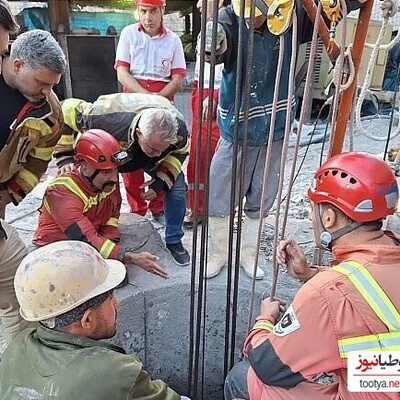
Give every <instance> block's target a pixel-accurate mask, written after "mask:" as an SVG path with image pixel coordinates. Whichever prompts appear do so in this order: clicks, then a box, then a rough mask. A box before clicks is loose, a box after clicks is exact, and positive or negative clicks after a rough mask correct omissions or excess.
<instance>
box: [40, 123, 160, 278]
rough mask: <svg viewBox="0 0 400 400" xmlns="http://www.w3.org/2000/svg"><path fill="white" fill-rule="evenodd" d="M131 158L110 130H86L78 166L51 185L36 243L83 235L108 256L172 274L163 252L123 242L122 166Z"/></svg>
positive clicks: (75, 237) (157, 271)
mask: <svg viewBox="0 0 400 400" xmlns="http://www.w3.org/2000/svg"><path fill="white" fill-rule="evenodd" d="M126 161H128V154H127V153H126V152H125V151H121V146H120V145H119V144H118V142H117V140H116V139H115V138H113V137H112V136H111V135H110V134H109V133H107V132H105V131H103V130H101V129H89V130H88V131H86V132H85V133H83V134H82V136H81V137H80V138H79V140H78V142H77V144H76V154H75V165H74V167H73V168H72V171H71V172H70V173H68V174H65V175H59V176H58V177H56V178H55V179H54V180H53V181H52V182H51V183H50V184H49V186H48V187H47V189H46V192H45V194H44V198H43V203H42V205H41V207H40V209H39V221H38V227H37V229H36V231H35V234H34V238H33V243H34V244H35V245H36V246H39V247H40V246H44V245H46V244H48V243H52V242H56V241H59V240H68V239H71V240H83V241H85V242H87V243H89V244H91V245H92V246H93V247H94V248H96V249H97V250H98V251H99V252H100V254H101V255H102V256H103V257H104V258H112V259H117V260H119V261H122V262H123V263H124V264H135V265H137V266H139V267H141V268H143V269H144V270H146V271H149V272H151V273H154V274H157V275H160V276H162V277H164V278H166V277H167V272H166V271H165V270H164V269H163V268H162V267H160V266H159V265H158V264H157V262H156V261H157V260H158V257H157V256H155V255H152V254H150V253H147V252H140V253H134V252H132V251H129V250H128V249H124V248H123V247H121V246H120V245H119V244H118V242H119V240H120V233H119V229H118V222H119V214H120V209H121V203H122V198H121V193H120V191H119V184H118V166H120V165H123V163H124V162H126ZM125 283H128V282H127V280H126V282H125Z"/></svg>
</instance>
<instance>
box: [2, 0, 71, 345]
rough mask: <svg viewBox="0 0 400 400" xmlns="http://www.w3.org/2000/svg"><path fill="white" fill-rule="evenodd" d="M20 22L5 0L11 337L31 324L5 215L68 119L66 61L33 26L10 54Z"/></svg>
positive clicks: (35, 178)
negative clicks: (61, 96)
mask: <svg viewBox="0 0 400 400" xmlns="http://www.w3.org/2000/svg"><path fill="white" fill-rule="evenodd" d="M17 28H18V25H17V24H16V22H15V19H14V17H13V15H12V14H11V11H10V8H9V6H8V3H7V2H6V1H4V0H0V55H1V58H0V64H1V73H2V75H0V110H1V118H0V316H1V319H2V324H3V326H4V328H5V333H6V339H7V341H10V340H11V339H12V338H13V337H14V336H15V335H16V334H17V333H18V332H20V331H22V330H23V329H25V328H26V325H27V324H26V321H24V320H23V319H22V318H21V316H20V314H19V312H18V309H19V305H18V301H17V298H16V296H15V290H14V285H13V282H14V275H15V271H16V269H17V267H18V265H19V263H20V262H21V260H22V259H23V257H24V256H25V255H26V253H27V250H26V247H25V245H24V243H23V242H22V240H21V239H20V238H19V236H18V233H17V231H16V230H15V229H14V228H13V227H12V226H10V225H8V224H7V223H6V222H5V221H4V220H3V219H2V218H4V213H5V206H6V205H7V204H8V203H10V202H13V203H14V204H15V205H18V203H19V202H20V201H22V199H23V198H24V197H25V196H26V194H27V193H29V192H30V191H31V190H32V189H33V188H34V187H35V186H36V185H37V184H38V182H39V179H40V177H41V175H42V174H43V173H44V172H45V171H46V169H47V164H48V163H49V161H50V159H51V154H52V152H53V149H54V146H55V144H56V143H57V142H58V140H59V139H60V136H61V127H62V124H63V119H62V113H61V107H60V104H59V102H58V99H57V97H56V95H55V94H54V93H53V92H52V91H51V88H52V87H53V85H54V84H56V83H58V81H59V80H60V77H61V74H62V73H63V72H64V69H65V65H66V61H65V57H64V55H63V53H62V50H61V48H60V47H59V46H58V44H57V42H56V41H55V40H54V39H53V37H52V36H51V35H50V34H49V33H47V32H45V31H39V30H34V31H30V32H26V33H24V34H22V35H20V36H19V37H18V38H17V39H16V40H15V41H14V43H13V45H12V48H11V54H9V53H8V51H7V49H8V33H9V32H11V31H16V30H17Z"/></svg>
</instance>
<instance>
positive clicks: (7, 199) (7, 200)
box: [0, 189, 12, 210]
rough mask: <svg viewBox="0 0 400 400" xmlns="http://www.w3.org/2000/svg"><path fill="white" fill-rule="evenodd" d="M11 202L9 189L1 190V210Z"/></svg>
mask: <svg viewBox="0 0 400 400" xmlns="http://www.w3.org/2000/svg"><path fill="white" fill-rule="evenodd" d="M11 202H12V199H11V196H10V194H9V193H8V191H7V189H3V190H0V210H2V209H4V208H5V206H6V205H7V204H9V203H11Z"/></svg>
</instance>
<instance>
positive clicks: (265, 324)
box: [251, 320, 274, 332]
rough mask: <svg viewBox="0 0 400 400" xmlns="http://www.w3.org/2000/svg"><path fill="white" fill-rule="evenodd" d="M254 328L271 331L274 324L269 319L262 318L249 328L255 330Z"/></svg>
mask: <svg viewBox="0 0 400 400" xmlns="http://www.w3.org/2000/svg"><path fill="white" fill-rule="evenodd" d="M256 329H263V330H266V331H270V332H271V331H272V329H274V324H273V323H272V322H270V321H266V320H262V321H257V322H256V323H255V324H254V325H253V328H252V329H251V330H252V331H253V330H256Z"/></svg>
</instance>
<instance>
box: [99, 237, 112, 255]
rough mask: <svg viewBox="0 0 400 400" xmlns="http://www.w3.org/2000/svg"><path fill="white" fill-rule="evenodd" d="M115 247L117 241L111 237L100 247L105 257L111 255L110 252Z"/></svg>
mask: <svg viewBox="0 0 400 400" xmlns="http://www.w3.org/2000/svg"><path fill="white" fill-rule="evenodd" d="M114 247H115V243H114V242H112V241H111V240H110V239H106V240H105V241H104V243H103V245H102V246H101V248H100V254H101V255H102V256H103V258H108V257H110V254H111V252H112V251H113V249H114Z"/></svg>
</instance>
